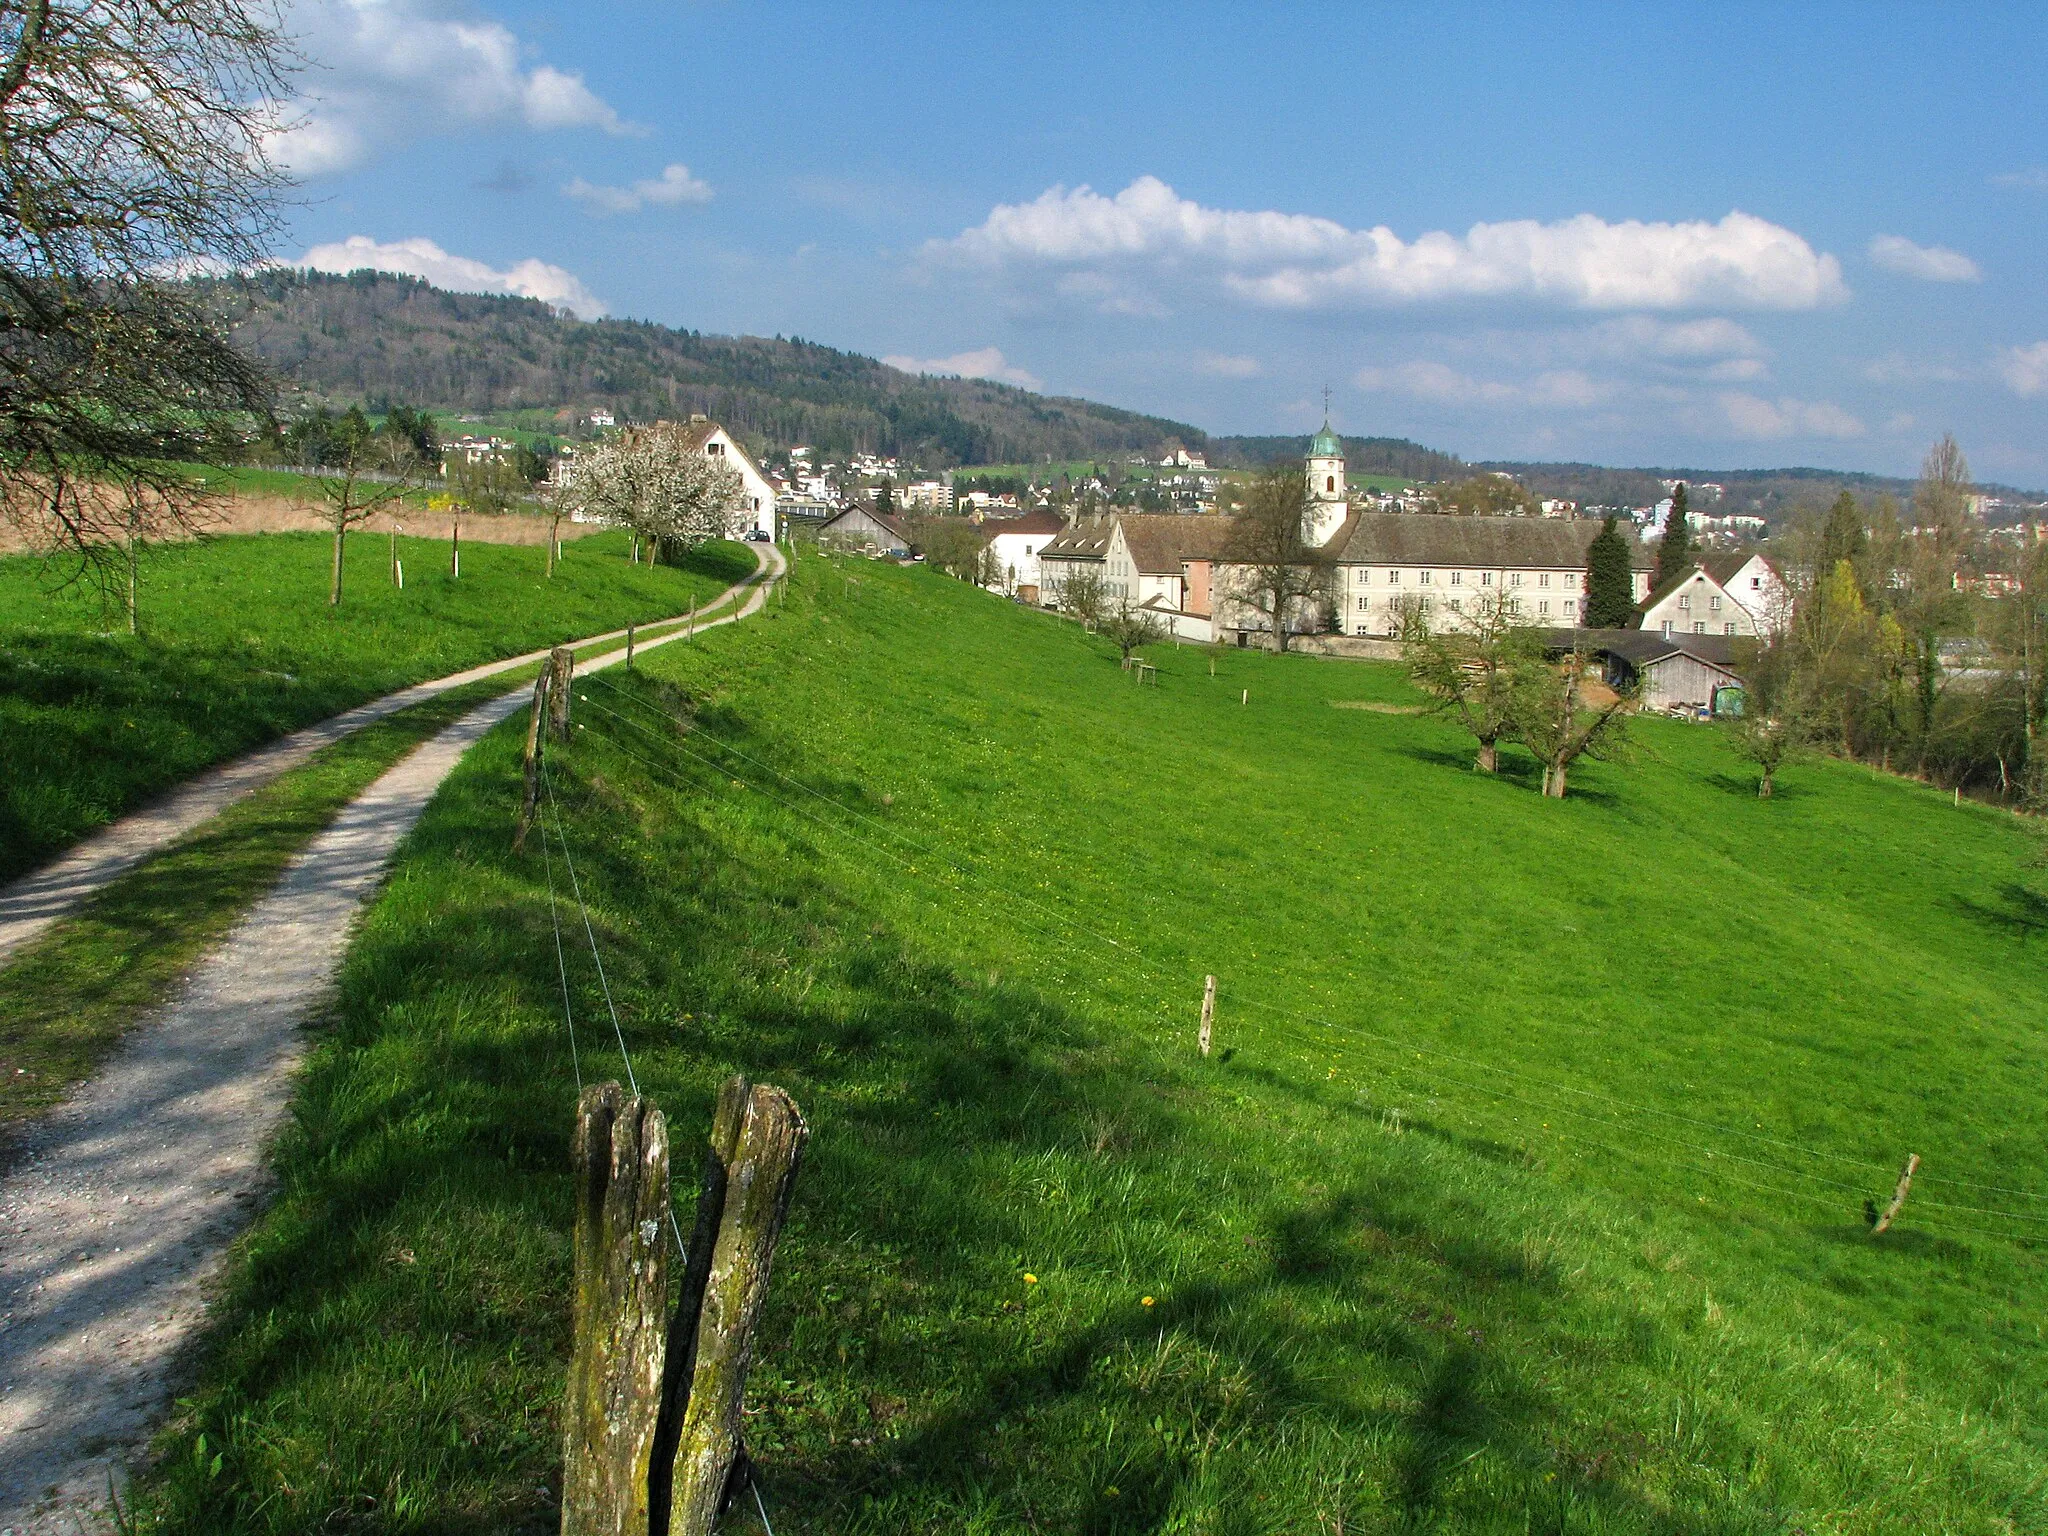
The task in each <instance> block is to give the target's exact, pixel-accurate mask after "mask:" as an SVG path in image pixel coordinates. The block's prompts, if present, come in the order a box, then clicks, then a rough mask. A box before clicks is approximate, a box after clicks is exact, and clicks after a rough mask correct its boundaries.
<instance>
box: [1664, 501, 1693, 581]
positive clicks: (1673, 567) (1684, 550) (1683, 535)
mask: <svg viewBox="0 0 2048 1536" xmlns="http://www.w3.org/2000/svg"><path fill="white" fill-rule="evenodd" d="M1692 562H1693V555H1692V526H1691V524H1690V523H1689V522H1688V521H1687V520H1686V512H1685V482H1684V481H1683V480H1681V481H1679V482H1678V484H1677V485H1676V486H1675V487H1673V488H1672V492H1671V515H1670V516H1669V517H1667V518H1665V519H1664V537H1663V538H1661V539H1659V540H1658V541H1657V585H1658V586H1659V587H1662V586H1663V585H1664V583H1665V582H1667V581H1669V580H1671V578H1672V577H1674V576H1678V575H1682V574H1684V572H1686V571H1687V570H1689V569H1691V567H1692Z"/></svg>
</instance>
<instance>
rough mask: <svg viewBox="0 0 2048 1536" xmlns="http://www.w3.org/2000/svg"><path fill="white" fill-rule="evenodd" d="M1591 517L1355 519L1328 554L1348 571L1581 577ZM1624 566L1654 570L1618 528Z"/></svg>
mask: <svg viewBox="0 0 2048 1536" xmlns="http://www.w3.org/2000/svg"><path fill="white" fill-rule="evenodd" d="M1600 525H1601V522H1600V519H1598V518H1592V517H1451V516H1445V515H1441V514H1438V513H1430V512H1360V513H1357V514H1355V515H1354V516H1353V517H1352V518H1351V520H1350V525H1349V531H1348V532H1346V531H1344V530H1342V529H1340V530H1339V531H1338V535H1337V537H1335V538H1333V539H1331V541H1330V543H1329V545H1328V546H1327V547H1328V549H1329V551H1330V554H1331V557H1332V558H1333V559H1335V560H1337V561H1339V562H1341V563H1343V564H1346V565H1412V566H1424V565H1427V566H1462V567H1465V568H1468V569H1472V570H1489V569H1491V570H1507V569H1513V568H1516V567H1522V568H1537V569H1541V568H1545V567H1548V568H1550V569H1552V570H1584V569H1585V566H1586V546H1587V545H1589V544H1591V543H1592V542H1593V540H1594V538H1595V537H1596V536H1597V535H1598V534H1599V532H1600ZM1621 535H1622V537H1623V538H1625V539H1627V540H1628V544H1629V563H1630V564H1631V565H1632V566H1633V567H1634V568H1635V569H1636V570H1639V571H1644V570H1648V569H1650V568H1651V566H1652V565H1653V564H1654V562H1653V561H1652V560H1651V559H1650V557H1649V553H1648V552H1647V551H1646V550H1645V549H1644V548H1643V546H1642V543H1641V541H1640V540H1638V539H1637V538H1636V537H1635V534H1634V531H1633V530H1632V529H1630V528H1628V527H1626V526H1622V528H1621Z"/></svg>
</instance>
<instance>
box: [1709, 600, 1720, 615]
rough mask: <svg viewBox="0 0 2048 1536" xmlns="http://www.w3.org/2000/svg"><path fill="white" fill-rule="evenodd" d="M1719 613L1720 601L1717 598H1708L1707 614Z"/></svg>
mask: <svg viewBox="0 0 2048 1536" xmlns="http://www.w3.org/2000/svg"><path fill="white" fill-rule="evenodd" d="M1720 611H1721V599H1719V598H1718V597H1710V598H1708V599H1707V612H1709V613H1719V612H1720Z"/></svg>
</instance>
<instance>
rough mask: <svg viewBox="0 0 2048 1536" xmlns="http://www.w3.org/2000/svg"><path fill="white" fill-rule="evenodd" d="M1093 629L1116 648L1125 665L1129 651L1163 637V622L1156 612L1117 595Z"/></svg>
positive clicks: (1129, 655) (1127, 663)
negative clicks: (1114, 603) (1116, 598)
mask: <svg viewBox="0 0 2048 1536" xmlns="http://www.w3.org/2000/svg"><path fill="white" fill-rule="evenodd" d="M1095 632H1096V633H1097V634H1099V635H1101V636H1103V637H1104V638H1105V639H1107V640H1108V641H1109V643H1110V644H1111V645H1114V646H1115V647H1116V648H1117V652H1118V654H1119V655H1120V656H1121V657H1122V658H1123V661H1124V664H1125V665H1126V666H1128V665H1129V664H1130V660H1131V652H1133V651H1135V650H1136V649H1137V648H1138V647H1139V646H1141V645H1153V644H1156V643H1157V642H1159V641H1161V640H1164V639H1165V638H1166V626H1165V625H1164V624H1162V623H1160V621H1159V616H1158V615H1157V614H1155V613H1153V612H1152V611H1151V610H1150V609H1147V608H1139V607H1135V606H1133V605H1132V603H1131V600H1130V599H1129V598H1127V597H1126V598H1120V599H1118V601H1117V604H1116V606H1115V607H1114V608H1112V609H1110V610H1109V611H1108V612H1107V613H1105V614H1103V615H1102V617H1101V619H1100V620H1099V621H1098V622H1097V623H1096V626H1095Z"/></svg>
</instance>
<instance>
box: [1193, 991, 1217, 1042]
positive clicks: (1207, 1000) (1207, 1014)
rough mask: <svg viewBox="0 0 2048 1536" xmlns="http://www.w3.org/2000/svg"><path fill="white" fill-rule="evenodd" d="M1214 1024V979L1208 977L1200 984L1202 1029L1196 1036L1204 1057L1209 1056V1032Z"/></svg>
mask: <svg viewBox="0 0 2048 1536" xmlns="http://www.w3.org/2000/svg"><path fill="white" fill-rule="evenodd" d="M1215 1024H1216V978H1215V977H1214V976H1211V977H1208V978H1207V979H1206V980H1204V981H1203V983H1202V1029H1201V1033H1200V1034H1199V1035H1197V1036H1196V1039H1197V1041H1198V1042H1199V1044H1200V1045H1201V1047H1202V1054H1203V1055H1204V1056H1206V1055H1208V1054H1209V1032H1210V1031H1211V1030H1212V1029H1213V1028H1214V1027H1215Z"/></svg>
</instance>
